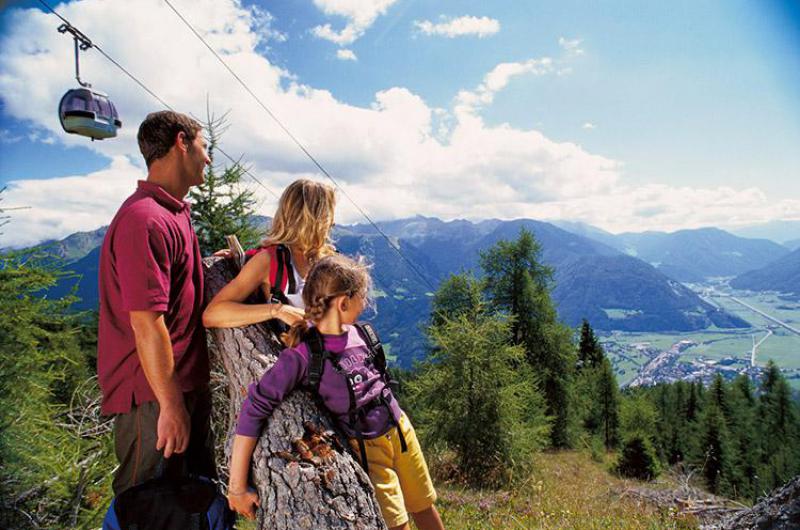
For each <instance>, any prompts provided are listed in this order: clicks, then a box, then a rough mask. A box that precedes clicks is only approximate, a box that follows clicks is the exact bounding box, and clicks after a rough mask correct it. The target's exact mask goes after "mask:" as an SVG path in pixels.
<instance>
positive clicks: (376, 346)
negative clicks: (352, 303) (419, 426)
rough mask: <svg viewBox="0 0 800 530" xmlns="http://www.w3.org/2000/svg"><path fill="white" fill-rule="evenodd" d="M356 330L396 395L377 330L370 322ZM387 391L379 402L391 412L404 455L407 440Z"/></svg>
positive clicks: (359, 323) (357, 325)
mask: <svg viewBox="0 0 800 530" xmlns="http://www.w3.org/2000/svg"><path fill="white" fill-rule="evenodd" d="M354 325H355V327H356V329H357V330H358V334H359V335H361V338H362V339H363V340H364V342H365V343H366V344H367V348H369V351H370V358H371V359H372V363H373V365H374V366H375V367H376V368H377V369H378V372H380V374H381V377H383V380H384V382H385V383H386V386H387V387H389V391H390V392H391V393H392V394H394V392H396V391H397V383H396V382H395V381H392V377H391V375H390V374H389V370H388V369H387V368H386V353H385V352H384V350H383V344H381V339H380V338H379V337H378V332H377V331H375V328H374V327H373V326H372V324H370V323H369V322H356V323H355V324H354ZM385 392H386V389H384V391H382V392H381V395H380V396H378V398H377V399H378V401H379V402H380V403H381V405H383V406H384V407H386V409H387V410H388V411H389V417H390V418H391V421H392V423H393V424H394V426H395V427H396V428H397V437H398V438H399V439H400V449H401V451H402V452H403V453H405V452H406V451H408V446H407V444H406V438H405V436H403V430H402V429H401V428H400V419H399V418H395V417H394V414H392V412H391V411H392V408H391V406H390V403H389V402H390V398H387V397H386V394H385Z"/></svg>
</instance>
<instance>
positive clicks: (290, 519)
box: [204, 258, 386, 530]
mask: <svg viewBox="0 0 800 530" xmlns="http://www.w3.org/2000/svg"><path fill="white" fill-rule="evenodd" d="M204 269H205V282H206V289H205V298H206V302H208V301H209V300H210V299H211V298H212V297H213V296H214V294H216V293H217V292H218V291H219V290H220V289H221V288H222V287H223V286H224V285H225V284H226V283H228V282H229V281H230V280H231V279H232V278H233V276H234V274H235V270H234V264H233V260H228V259H220V258H207V259H205V260H204ZM208 337H209V346H210V355H211V362H212V367H216V368H219V365H221V366H222V369H223V370H224V374H225V380H226V381H225V382H226V386H227V400H228V401H229V404H228V415H227V422H226V423H227V442H226V444H225V458H226V461H230V449H231V446H232V440H233V434H234V430H235V427H236V421H237V418H238V416H239V411H240V409H241V406H242V400H243V399H244V397H245V396H246V395H247V387H248V386H249V385H250V383H253V382H255V381H258V380H259V379H260V378H261V376H262V374H263V373H264V372H265V371H266V370H267V369H269V368H270V367H271V366H272V365H273V364H274V363H275V361H276V360H277V358H278V354H279V353H280V351H281V349H282V345H281V344H280V343H279V342H278V341H277V339H276V338H275V337H274V335H273V334H272V333H271V332H270V331H269V329H268V328H267V327H266V326H265V325H263V324H258V325H252V326H246V327H244V328H233V329H210V330H208ZM212 369H213V368H212ZM222 401H223V402H224V401H225V399H223V400H222ZM219 402H220V400H215V403H219ZM307 421H311V422H313V423H314V424H316V425H320V426H322V427H323V428H325V429H331V428H332V427H333V425H332V422H331V421H330V419H329V418H328V416H327V415H326V414H325V413H322V412H321V411H320V410H319V407H318V406H317V404H316V403H315V401H314V399H313V398H312V396H311V394H310V393H309V392H306V391H302V390H297V391H294V392H292V393H291V394H290V395H289V396H288V397H287V398H286V399H285V400H284V402H283V403H281V405H280V406H279V407H277V408H276V409H275V411H274V413H273V414H272V416H271V417H270V418H269V419H268V420H267V422H266V425H265V427H264V430H263V432H262V434H261V438H260V439H259V441H258V444H257V445H256V449H255V453H254V454H253V462H252V465H251V469H250V476H251V480H252V482H253V483H254V484H255V486H256V488H257V490H258V496H259V499H260V501H261V509H260V510H259V511H258V528H260V529H267V528H269V529H275V530H283V529H295V528H298V529H300V528H302V529H305V528H314V529H317V528H326V529H327V528H337V529H338V528H343V529H345V528H346V529H372V528H378V529H385V528H386V525H385V523H384V521H383V517H382V516H381V512H380V508H379V506H378V503H377V501H376V500H375V495H374V492H373V489H372V484H371V483H370V481H369V477H368V476H367V474H366V473H365V472H364V470H363V469H362V468H361V466H360V464H359V463H358V462H357V461H356V460H354V459H353V457H352V455H351V454H350V453H348V452H343V451H334V453H333V456H332V458H330V459H329V460H328V461H327V462H325V463H324V464H322V465H315V464H312V463H308V462H305V461H300V462H295V461H288V460H287V459H285V458H284V457H281V456H278V455H277V454H276V453H278V452H285V453H291V452H292V442H293V441H294V440H296V439H299V438H302V436H303V433H304V427H303V424H304V422H307ZM221 435H222V433H219V432H218V433H217V436H221ZM343 441H344V440H343ZM344 443H345V447H346V441H344ZM226 467H227V466H226Z"/></svg>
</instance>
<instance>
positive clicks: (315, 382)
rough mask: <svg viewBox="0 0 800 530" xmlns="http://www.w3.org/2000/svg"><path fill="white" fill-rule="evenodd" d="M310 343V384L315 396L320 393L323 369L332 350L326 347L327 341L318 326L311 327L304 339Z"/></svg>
mask: <svg viewBox="0 0 800 530" xmlns="http://www.w3.org/2000/svg"><path fill="white" fill-rule="evenodd" d="M303 340H304V341H305V343H306V344H308V353H309V354H310V355H309V359H308V386H309V387H310V389H311V391H312V392H313V393H314V395H315V396H318V395H319V383H320V381H322V371H323V370H324V369H325V359H327V358H329V357H330V352H328V351H327V350H326V349H325V341H324V340H323V339H322V334H321V333H320V332H319V330H318V329H317V328H316V327H311V328H309V330H308V332H306V336H305V338H304V339H303Z"/></svg>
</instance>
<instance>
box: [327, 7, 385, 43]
mask: <svg viewBox="0 0 800 530" xmlns="http://www.w3.org/2000/svg"><path fill="white" fill-rule="evenodd" d="M396 1H397V0H314V5H315V6H317V7H318V8H319V9H320V10H321V11H322V12H323V13H325V14H326V15H328V16H331V15H335V16H340V17H344V18H345V19H346V20H347V24H346V25H345V27H344V28H342V29H341V30H339V31H336V30H335V29H333V27H332V26H331V25H330V24H323V25H321V26H315V27H314V28H312V29H311V32H312V33H313V34H314V36H316V37H318V38H320V39H325V40H329V41H331V42H333V43H335V44H338V45H339V46H347V45H349V44H352V43H354V42H355V41H356V40H358V39H359V38H360V37H361V36H362V35H363V34H364V32H366V31H367V29H369V27H370V26H372V24H373V23H374V22H375V20H376V19H377V18H378V17H379V16H381V15H383V14H385V13H386V11H387V10H388V9H389V8H390V7H391V6H392V4H394V3H395V2H396Z"/></svg>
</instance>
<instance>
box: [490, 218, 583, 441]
mask: <svg viewBox="0 0 800 530" xmlns="http://www.w3.org/2000/svg"><path fill="white" fill-rule="evenodd" d="M480 263H481V267H482V269H483V271H484V274H485V291H486V293H487V295H488V296H489V299H490V301H491V303H492V305H493V306H494V307H495V308H496V309H499V310H500V311H502V312H505V313H506V314H508V315H510V316H511V317H513V318H512V321H511V338H512V341H513V343H514V344H518V345H520V346H522V347H523V348H524V351H525V357H526V358H527V360H528V363H529V364H530V366H531V368H532V369H533V371H534V372H535V373H536V374H537V375H538V376H539V378H540V380H541V383H542V390H543V391H544V395H545V400H546V402H547V414H548V415H549V416H552V418H553V428H552V431H551V435H550V442H551V444H552V445H553V446H555V447H566V446H569V445H571V444H572V442H573V439H574V434H575V433H574V432H572V429H571V425H572V422H573V419H574V417H575V415H574V411H572V410H571V398H572V396H571V395H570V391H569V390H570V387H571V385H572V375H573V367H574V366H575V360H574V357H575V354H574V352H573V344H572V332H571V330H570V329H569V328H567V327H566V326H565V325H563V324H562V323H561V322H559V321H558V316H557V314H556V310H555V306H554V304H553V301H552V299H551V298H550V288H551V281H552V274H553V271H552V269H550V268H549V267H547V266H546V265H544V264H543V263H542V259H541V246H540V245H539V243H538V242H537V241H536V239H535V238H534V236H533V234H532V233H531V232H529V231H527V230H525V229H522V230H520V235H519V238H517V240H516V241H498V242H497V243H496V244H495V245H494V246H493V247H491V248H489V249H488V250H486V251H484V252H481V257H480Z"/></svg>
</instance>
